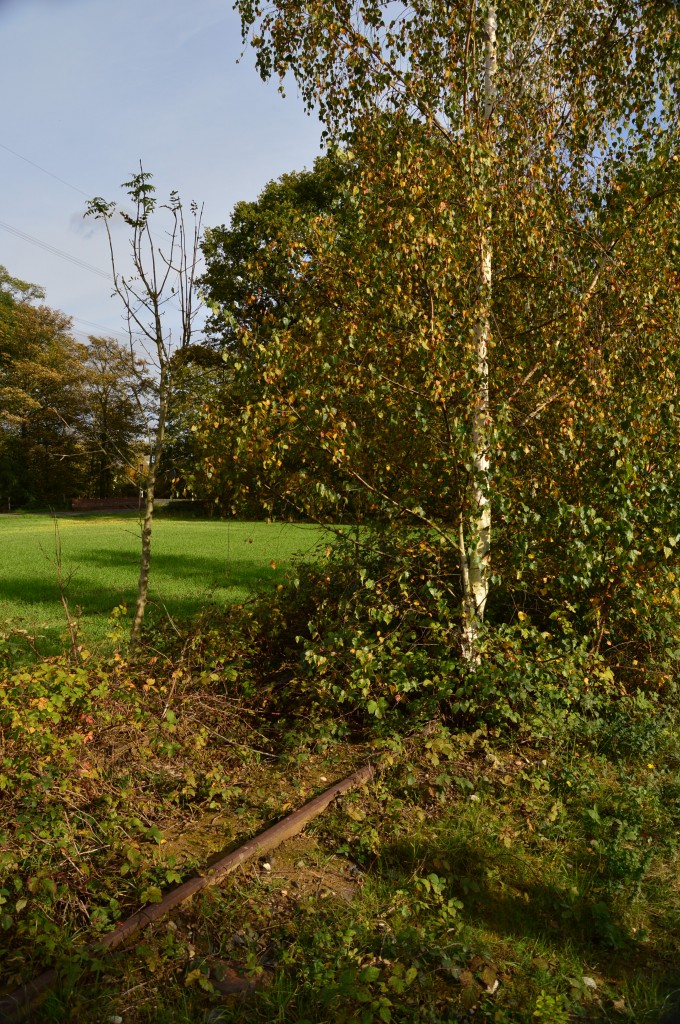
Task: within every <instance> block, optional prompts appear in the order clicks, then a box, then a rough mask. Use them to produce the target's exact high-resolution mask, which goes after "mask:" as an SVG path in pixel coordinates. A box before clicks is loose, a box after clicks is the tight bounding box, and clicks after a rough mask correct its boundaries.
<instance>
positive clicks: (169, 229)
mask: <svg viewBox="0 0 680 1024" xmlns="http://www.w3.org/2000/svg"><path fill="white" fill-rule="evenodd" d="M151 178H152V176H151V175H150V174H149V173H148V172H147V171H144V169H143V168H142V167H141V166H140V170H139V172H138V173H136V174H134V175H133V176H132V177H131V179H130V180H129V181H128V182H125V183H124V184H123V188H124V189H125V190H126V192H127V196H128V199H129V200H130V201H131V203H132V212H129V211H128V210H127V209H120V210H119V209H118V208H117V206H116V204H115V203H114V202H108V201H106V200H104V199H102V198H101V197H97V198H95V199H92V200H91V201H90V202H89V204H88V207H87V213H86V216H92V217H94V218H95V219H96V220H99V221H101V222H102V223H103V225H104V228H105V231H106V237H107V239H108V244H109V254H110V259H111V269H112V273H113V284H114V293H115V294H116V295H117V296H118V298H119V299H120V300H121V302H122V305H123V311H124V316H125V323H126V326H127V330H128V335H129V346H130V353H131V366H132V367H137V366H138V362H137V360H136V358H135V347H136V346H141V347H142V349H143V351H144V353H145V355H146V357H147V359H148V360H149V363H150V366H151V368H152V371H155V378H156V387H155V392H156V394H155V408H153V410H152V411H151V412H150V410H149V407H148V405H146V404H145V403H144V402H143V400H142V395H143V393H144V391H146V389H147V387H148V377H147V373H146V372H144V371H141V370H140V372H139V390H138V395H137V397H138V404H139V411H140V414H141V415H142V416H143V418H144V420H145V422H146V427H147V437H148V445H149V449H148V450H149V457H148V468H147V469H146V471H145V474H144V478H143V483H144V485H145V486H144V496H145V501H144V517H143V521H142V548H141V558H140V567H139V580H138V585H137V600H136V604H135V614H134V618H133V622H132V633H131V639H132V642H133V643H135V642H137V641H138V640H139V637H140V634H141V628H142V622H143V620H144V612H145V609H146V604H147V598H148V591H149V572H150V568H151V529H152V525H153V511H154V499H155V494H156V481H157V479H158V474H159V471H160V467H161V461H162V458H163V448H164V443H165V432H166V426H167V422H168V416H169V413H170V409H171V406H172V401H173V391H174V384H175V376H176V370H177V367H178V365H179V364H180V363H181V361H182V359H183V358H184V357H185V356H186V353H187V351H188V350H189V348H190V346H191V340H192V335H193V330H194V323H195V320H196V317H197V315H198V313H199V304H198V301H197V295H196V289H195V285H196V279H197V273H198V269H199V263H200V255H201V254H200V247H199V242H200V236H201V220H202V210H200V209H199V208H198V206H197V205H196V203H193V202H192V203H191V205H190V210H189V218H187V217H186V215H185V210H184V207H183V205H182V202H181V200H180V197H179V195H178V193H177V192H171V193H170V197H169V199H168V201H167V202H166V203H164V204H162V205H161V206H158V203H157V199H156V196H155V186H154V185H153V184H152V181H151ZM116 213H118V215H119V216H121V217H122V218H123V220H124V222H125V224H126V225H127V226H128V228H129V229H130V240H129V241H130V250H129V257H130V261H131V263H130V266H131V270H130V271H129V272H126V271H123V270H121V269H120V262H121V261H120V259H119V257H117V255H116V251H115V247H114V243H113V236H112V232H111V219H112V218H113V216H114V215H115V214H116ZM159 213H160V214H165V218H163V217H162V216H161V217H159V216H158V214H159ZM161 230H162V231H163V232H164V234H163V235H161V236H159V235H158V234H157V232H159V231H161ZM159 238H160V239H162V241H159ZM173 326H174V328H175V336H174V338H173ZM152 404H153V403H152Z"/></svg>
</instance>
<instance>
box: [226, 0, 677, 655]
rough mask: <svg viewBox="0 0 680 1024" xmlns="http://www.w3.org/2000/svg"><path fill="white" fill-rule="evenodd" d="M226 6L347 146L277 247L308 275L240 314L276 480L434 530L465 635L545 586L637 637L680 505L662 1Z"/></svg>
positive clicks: (253, 419) (669, 64)
mask: <svg viewBox="0 0 680 1024" xmlns="http://www.w3.org/2000/svg"><path fill="white" fill-rule="evenodd" d="M237 6H238V8H239V10H240V12H241V15H242V19H243V24H244V31H245V33H246V34H248V33H252V41H253V43H254V45H255V47H256V52H257V60H258V65H259V68H260V70H261V72H262V74H263V75H264V76H265V77H266V76H269V75H277V74H278V75H281V76H283V75H285V74H286V73H287V72H289V71H292V72H293V74H294V75H295V76H296V79H297V82H298V85H299V88H300V89H301V91H302V94H303V96H304V97H305V99H306V101H307V103H308V104H309V106H310V107H314V106H315V107H316V108H317V109H318V110H319V111H320V113H321V116H322V117H323V119H324V121H325V124H326V126H327V132H328V133H329V135H334V136H337V135H340V136H342V137H343V138H344V140H345V144H346V146H348V147H349V148H350V151H351V159H352V161H353V166H354V167H355V173H354V176H353V179H352V181H350V182H349V184H348V185H347V188H346V192H345V200H344V202H343V204H342V210H341V211H339V210H338V211H336V212H335V214H333V213H329V214H326V215H324V216H321V217H319V218H318V220H317V221H316V222H315V223H314V225H313V226H311V227H310V228H309V230H310V231H312V232H314V252H315V259H314V260H308V259H299V258H298V256H297V254H296V251H295V250H294V249H293V248H291V250H290V251H289V253H288V256H287V258H288V261H289V271H290V275H291V280H294V281H296V282H304V284H305V289H304V295H306V296H307V298H306V299H305V298H304V296H303V292H302V291H300V292H299V302H298V304H297V306H296V308H295V313H294V316H292V317H286V318H285V319H283V320H278V321H277V322H276V324H275V326H276V329H275V330H274V331H273V332H272V333H271V335H268V337H267V343H266V345H265V344H263V343H262V341H261V339H260V342H259V343H258V338H257V337H256V336H255V335H252V336H251V342H252V352H253V353H254V355H253V359H254V360H255V362H256V363H257V365H258V368H259V376H258V380H259V381H260V383H261V385H262V387H263V390H262V392H261V393H260V394H259V396H258V397H256V399H255V400H254V401H253V403H252V404H250V405H249V406H248V409H247V418H248V420H249V423H250V427H249V428H248V429H247V430H246V434H248V436H250V437H251V438H253V437H254V435H255V431H254V430H253V429H252V426H253V424H254V423H257V432H258V434H257V436H258V440H257V441H256V442H251V444H255V446H256V447H257V448H258V451H259V453H260V456H261V457H262V459H261V461H262V465H263V466H264V471H263V474H264V477H265V478H266V481H267V483H268V484H269V485H270V486H271V485H272V484H275V483H276V481H277V480H278V479H279V478H278V475H277V474H279V471H281V470H282V469H283V468H284V467H285V465H286V462H288V464H290V462H291V461H292V462H297V464H298V465H299V466H300V467H301V474H300V475H299V478H298V481H297V482H298V484H299V483H300V479H302V480H303V481H304V480H305V479H307V480H309V481H310V483H314V484H316V487H317V491H319V490H321V491H322V492H323V496H324V497H326V498H328V497H329V496H330V497H331V498H333V499H334V500H336V501H337V507H338V508H342V505H343V503H345V507H347V506H348V504H349V500H350V498H349V496H350V495H352V494H355V493H356V492H357V491H359V492H360V493H361V495H362V496H363V501H364V507H365V509H366V510H367V511H369V512H370V513H371V514H373V515H379V516H383V517H384V516H391V517H394V518H395V520H397V521H402V522H407V523H410V524H412V525H413V524H420V525H421V526H422V527H424V529H425V533H424V536H426V537H428V538H432V537H436V538H438V541H437V543H439V544H440V545H441V550H442V553H443V554H442V558H443V564H444V565H445V569H443V570H442V580H444V582H445V586H446V587H448V588H450V590H451V592H452V594H457V595H458V600H460V598H462V606H461V607H462V619H461V621H462V627H463V632H462V642H463V652H464V653H466V654H467V656H468V658H470V657H472V658H474V657H475V650H474V648H475V647H476V646H477V645H478V644H477V635H478V633H479V629H480V626H481V619H482V615H483V613H484V611H485V610H486V611H487V613H489V614H490V615H491V617H492V619H494V621H502V620H507V619H510V620H512V618H513V616H515V615H516V614H517V613H518V611H521V613H522V615H524V616H527V615H528V614H533V615H536V616H538V617H539V618H541V619H542V620H548V619H549V617H550V615H551V614H553V613H554V612H556V610H557V609H558V608H560V609H562V611H561V612H560V614H562V612H564V613H565V614H578V615H579V616H583V617H584V618H583V621H584V622H586V623H590V625H589V626H588V627H587V628H591V627H592V629H593V636H594V640H593V643H594V644H595V645H597V646H598V647H599V646H600V645H601V644H602V643H604V644H606V639H605V634H606V633H607V629H609V628H610V626H611V623H612V621H613V618H615V617H616V616H618V618H617V622H619V627H617V628H620V629H621V630H622V631H623V632H624V633H625V632H626V630H628V626H627V625H625V622H627V621H628V619H630V620H631V622H632V625H630V623H629V625H630V630H629V633H630V636H632V634H633V633H634V634H635V637H636V640H635V642H636V643H637V642H638V641H640V631H639V630H638V629H637V626H635V623H634V619H635V613H634V612H633V611H631V610H630V609H631V606H630V604H629V605H628V611H627V612H624V610H623V608H624V605H626V604H627V603H628V599H629V596H630V594H631V593H634V592H635V591H638V590H640V589H644V588H645V587H647V586H649V587H651V590H650V591H649V594H650V603H649V608H652V607H654V600H655V599H656V598H658V599H659V601H661V598H660V594H661V593H662V592H663V594H664V595H665V597H664V599H663V600H664V601H668V600H672V598H670V597H669V593H670V591H672V587H671V588H670V591H669V590H667V589H666V586H665V583H663V584H662V583H661V582H660V580H661V576H662V575H663V574H661V576H660V575H659V565H660V564H663V565H666V564H668V563H669V560H671V561H672V558H671V556H668V555H665V554H664V553H663V550H662V549H663V548H664V547H665V549H666V550H667V551H671V552H672V553H673V552H674V551H675V547H674V546H673V545H671V544H670V543H669V538H670V537H672V535H673V534H672V528H671V523H672V519H673V516H674V515H675V514H676V513H675V512H674V511H673V509H677V507H678V506H677V503H676V498H677V495H676V489H675V484H674V482H673V479H672V478H671V466H672V456H670V452H671V451H672V450H674V445H675V444H676V443H677V438H676V434H675V431H676V426H677V420H676V418H675V412H672V411H670V405H673V401H672V395H673V388H674V386H675V380H676V374H677V366H676V356H675V352H676V351H677V345H676V343H675V342H676V339H677V328H678V321H677V300H676V298H675V294H676V291H675V289H676V285H675V282H676V276H675V275H676V273H677V271H676V269H675V268H676V266H677V262H676V253H677V240H678V221H677V185H678V163H677V127H678V126H677V103H676V99H677V97H676V83H677V70H678V39H679V38H680V36H679V35H678V31H677V30H678V24H677V22H678V14H677V10H676V9H675V8H674V7H672V6H667V5H663V4H656V3H655V4H651V3H650V4H644V3H638V4H633V3H631V4H617V5H615V4H610V3H598V4H594V5H593V4H585V3H576V2H565V3H555V4H531V3H530V4H521V5H520V4H508V5H503V7H502V8H500V7H499V8H498V9H497V10H496V9H495V8H490V7H484V6H482V7H477V6H476V5H475V4H472V5H470V6H469V7H467V6H466V7H465V8H464V9H463V8H461V7H459V6H456V5H445V4H444V5H435V6H433V5H430V4H415V5H409V6H405V5H401V4H397V3H394V4H388V5H381V4H377V3H364V4H361V5H359V4H357V5H351V4H340V3H335V4H333V3H332V4H323V5H321V4H320V3H319V4H316V3H300V2H295V3H291V2H287V0H281V2H279V3H278V4H274V5H270V6H268V7H267V8H266V9H262V10H260V9H259V8H258V7H257V6H256V5H253V4H251V3H245V2H244V3H239V4H238V5H237ZM492 14H495V15H496V22H497V27H496V28H495V47H494V48H493V49H494V52H493V53H491V51H490V16H491V15H492ZM490 57H493V60H490ZM310 297H313V298H310ZM272 317H273V318H274V319H276V311H275V310H274V311H272ZM481 342H483V345H482V344H481ZM258 344H259V347H258ZM251 365H252V364H251ZM664 410H665V411H664ZM244 436H245V435H244ZM266 438H268V439H269V442H270V443H269V446H268V447H267V444H268V442H267V441H265V439H266ZM651 438H654V439H655V440H654V444H655V445H656V448H655V449H654V450H655V451H656V453H657V455H656V457H655V458H650V444H651ZM246 447H247V445H246ZM624 449H625V450H626V451H628V453H629V456H626V459H624V460H623V461H622V460H621V459H620V457H619V453H620V452H621V451H622V450H624ZM250 450H251V452H252V450H253V449H252V447H251V449H250ZM293 450H294V451H295V457H292V456H291V451H293ZM633 451H635V452H637V454H636V455H635V456H633V454H632V453H633ZM627 459H632V460H633V463H634V464H635V465H636V466H637V467H638V468H637V469H636V470H634V471H632V472H633V473H634V476H633V477H632V478H631V479H632V480H633V481H637V483H635V482H634V483H632V484H631V483H630V479H629V484H628V485H627V484H625V483H624V482H622V474H623V473H624V467H625V466H626V465H628V464H629V461H626V460H627ZM669 459H670V460H671V461H669ZM642 466H645V467H647V469H646V473H645V480H644V486H642V484H643V481H642V479H641V467H642ZM279 483H282V484H283V485H285V481H284V478H283V475H281V479H280V480H279ZM627 487H628V488H629V489H628V490H626V488H627ZM637 488H639V493H638V491H637ZM631 492H635V496H633V497H631V496H630V495H631ZM301 493H304V492H301V491H300V489H298V491H297V499H298V501H299V500H300V495H301ZM625 495H628V496H629V497H628V498H626V497H625ZM307 501H308V499H305V500H303V505H305V502H307ZM305 507H309V504H306V505H305ZM485 510H489V512H491V510H493V517H494V521H495V525H494V526H493V531H494V532H487V535H486V537H485V536H484V532H485V531H488V529H489V523H488V519H487V520H486V522H485V519H484V515H485ZM645 524H646V525H645ZM652 524H653V527H652ZM645 530H647V532H648V536H647V538H646V539H647V547H646V548H645V550H646V551H647V554H646V555H645V557H644V558H643V556H642V551H643V546H641V545H640V544H639V543H638V538H639V533H640V532H643V531H645ZM489 535H490V537H491V545H490V547H489ZM631 538H632V539H631ZM662 541H663V543H662ZM632 552H638V553H637V554H633V553H632ZM643 564H644V565H645V566H646V568H645V569H644V570H643V568H642V567H643ZM624 565H625V566H626V568H625V569H624V568H623V566H624ZM475 566H476V571H477V572H478V577H479V579H478V582H481V585H482V589H481V591H480V592H481V598H480V597H476V596H475V594H474V592H473V591H474V588H473V586H472V585H471V583H470V580H469V578H468V579H467V580H466V572H467V573H468V574H470V572H471V571H472V569H475ZM631 567H637V568H631ZM669 571H672V570H669ZM643 577H644V580H645V582H644V583H642V582H641V580H642V578H643ZM652 578H653V579H654V580H655V581H656V582H654V583H653V584H652V583H651V582H650V581H651V580H652ZM494 580H495V581H496V584H497V586H496V596H495V597H494V591H493V589H492V590H491V596H490V598H489V601H487V594H488V592H489V586H490V585H491V584H492V582H493V581H494ZM670 582H671V583H672V580H671V581H670ZM638 584H640V586H638ZM614 593H616V594H618V597H617V598H614V597H613V596H612V595H613V594H614ZM624 594H625V595H627V596H625V597H624V596H622V595H624ZM655 594H656V598H654V595H655ZM617 602H618V603H617ZM661 604H663V601H661ZM615 605H616V607H619V606H620V611H619V612H616V615H615V613H614V611H613V609H614V606H615ZM485 606H486V607H485ZM567 606H568V607H569V608H571V609H577V611H576V610H575V611H573V612H571V611H568V609H567V611H565V608H567ZM626 616H628V619H626ZM475 620H476V621H475ZM631 631H632V632H631ZM643 632H644V630H643ZM617 635H618V634H617ZM621 635H623V633H622V634H621ZM626 635H628V634H626ZM630 636H629V639H630ZM610 642H611V643H612V645H613V642H612V641H610ZM623 642H624V641H623V640H622V643H623ZM625 642H626V643H627V642H628V640H626V641H625ZM640 642H642V641H640Z"/></svg>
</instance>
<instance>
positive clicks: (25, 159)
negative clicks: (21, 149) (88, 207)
mask: <svg viewBox="0 0 680 1024" xmlns="http://www.w3.org/2000/svg"><path fill="white" fill-rule="evenodd" d="M0 149H6V150H7V152H8V153H11V154H12V156H16V157H18V158H19V159H20V160H23V161H24V162H25V163H27V164H30V165H31V166H32V167H37V168H38V170H39V171H42V172H43V174H49V176H50V178H54V180H55V181H60V182H61V184H62V185H66V187H67V188H72V189H73V191H74V192H80V194H81V196H85V197H86V198H87V199H89V198H90V197H89V196H88V194H87V192H83V190H82V188H78V186H77V185H72V184H71V182H70V181H66V180H65V179H64V178H60V177H59V175H58V174H53V173H52V171H48V170H47V168H46V167H42V166H41V165H40V164H37V163H36V162H35V160H29V159H28V157H27V156H23V154H22V153H17V151H16V149H12V148H11V147H10V146H6V145H5V144H4V142H0Z"/></svg>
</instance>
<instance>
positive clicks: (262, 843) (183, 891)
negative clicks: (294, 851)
mask: <svg viewBox="0 0 680 1024" xmlns="http://www.w3.org/2000/svg"><path fill="white" fill-rule="evenodd" d="M372 776H373V766H372V765H370V764H369V765H365V766H364V767H363V768H359V769H358V770H357V771H355V772H353V773H352V774H351V775H348V776H347V778H345V779H342V780H341V781H340V782H336V783H334V784H333V785H332V786H329V788H328V789H326V790H325V791H324V792H323V793H321V794H319V796H317V797H314V799H313V800H310V801H309V803H306V804H305V805H304V806H303V807H300V808H299V809H298V810H297V811H293V812H292V813H291V814H288V815H287V816H286V817H285V818H283V819H282V820H281V821H279V822H277V823H276V825H272V826H271V827H270V828H268V829H265V831H264V832H261V833H260V835H258V836H255V838H254V839H250V840H249V841H248V842H247V843H244V844H243V845H242V846H239V847H238V849H237V850H234V851H232V853H229V854H227V855H226V857H222V859H221V860H219V861H217V863H216V864H213V866H212V867H211V868H210V869H209V870H208V871H206V872H205V874H203V875H198V876H197V877H196V878H190V879H189V880H188V881H187V882H184V883H183V884H182V885H179V886H178V887H177V888H176V889H173V890H172V891H171V892H169V893H167V895H166V896H164V897H163V899H162V900H161V901H160V903H154V904H151V905H149V906H146V907H143V908H142V909H141V910H138V911H137V913H135V914H133V915H132V917H128V918H127V920H126V921H123V922H122V923H121V924H119V925H118V926H117V927H116V928H114V930H113V931H110V932H107V934H106V935H104V936H102V938H100V939H98V940H97V941H96V942H94V943H92V944H91V945H90V946H88V947H87V950H88V951H89V952H91V953H92V954H94V955H101V953H102V952H106V951H108V950H112V949H115V947H116V946H120V944H121V943H123V942H125V941H126V940H127V939H129V938H130V937H131V936H132V935H134V934H135V933H136V932H138V931H140V930H141V929H142V928H146V927H147V926H148V925H150V924H154V923H155V922H156V921H159V920H160V919H161V918H162V917H164V916H165V915H166V914H167V913H168V912H169V911H170V910H173V909H174V908H175V907H177V906H179V904H180V903H183V902H184V901H185V900H188V899H189V897H191V896H195V894H196V893H197V892H201V890H202V889H207V888H208V886H211V885H216V884H217V883H218V882H220V881H221V880H222V879H223V878H224V877H225V876H226V875H228V874H230V873H231V872H232V871H235V870H236V868H238V867H240V866H241V864H245V862H246V861H248V860H251V859H252V858H253V857H257V856H262V855H264V854H265V853H269V852H270V850H273V849H275V847H277V846H280V845H281V843H284V842H285V841H286V840H287V839H290V838H291V837H292V836H295V835H297V834H298V832H301V831H302V829H303V828H304V827H305V825H306V824H307V823H308V822H310V821H311V820H312V819H313V818H316V817H317V816H318V815H319V814H321V813H322V812H323V811H325V810H326V808H327V807H328V806H329V804H331V803H332V802H333V801H334V800H336V799H337V798H338V797H340V796H343V794H345V793H347V792H349V791H350V790H351V789H354V788H356V787H357V786H361V785H363V784H364V783H365V782H368V781H369V780H370V779H371V778H372ZM57 977H58V971H57V969H56V968H52V969H50V970H48V971H45V972H44V973H43V974H40V975H38V977H37V978H33V980H32V981H29V982H27V983H26V984H25V985H22V986H21V987H20V988H18V989H16V990H15V991H14V992H12V994H11V995H9V996H7V997H5V998H4V999H2V1000H0V1024H19V1022H20V1021H24V1020H27V1019H30V1015H31V1007H32V1005H33V1003H34V1002H35V1001H36V999H38V997H39V996H41V995H42V994H43V993H45V992H47V991H48V990H49V989H50V988H52V986H53V985H54V984H55V982H56V980H57Z"/></svg>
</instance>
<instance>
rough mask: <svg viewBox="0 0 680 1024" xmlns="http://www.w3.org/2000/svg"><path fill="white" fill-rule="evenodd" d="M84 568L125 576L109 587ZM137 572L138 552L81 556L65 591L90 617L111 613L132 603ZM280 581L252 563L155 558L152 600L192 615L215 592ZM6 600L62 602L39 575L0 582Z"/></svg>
mask: <svg viewBox="0 0 680 1024" xmlns="http://www.w3.org/2000/svg"><path fill="white" fill-rule="evenodd" d="M86 563H87V564H88V565H89V566H95V567H97V568H99V569H101V570H111V569H114V570H118V571H120V573H121V577H120V579H119V580H116V581H113V580H112V581H110V582H109V581H108V580H107V581H104V580H102V581H101V582H97V580H95V579H91V578H90V579H83V578H79V574H78V566H79V565H84V564H86ZM138 567H139V556H138V555H137V554H136V553H134V552H126V551H116V550H100V551H96V552H92V553H84V554H80V555H79V556H78V561H77V563H73V562H72V563H71V564H70V565H68V566H67V567H66V569H67V571H71V570H75V571H74V572H73V577H72V579H71V581H70V583H69V585H68V586H67V588H66V591H67V595H68V597H69V600H70V602H71V603H73V604H74V605H75V604H78V605H81V606H82V607H83V609H84V610H85V611H86V613H87V612H90V611H92V610H97V611H101V610H108V609H110V608H112V607H114V606H115V605H116V604H119V603H120V601H121V600H122V599H127V600H128V601H129V600H132V599H133V598H134V596H135V594H136V589H137V572H138ZM123 574H127V579H126V580H123V578H122V576H123ZM88 575H89V573H88ZM154 576H155V578H154ZM282 577H283V573H282V572H281V571H280V570H272V569H271V568H269V567H268V566H267V565H265V564H263V563H262V561H258V560H254V559H253V560H246V559H243V560H241V559H238V560H233V561H228V560H227V559H225V562H224V566H223V567H221V566H220V565H219V562H218V560H217V559H215V558H212V557H210V558H209V557H207V556H206V557H203V556H198V555H173V554H155V555H153V556H152V559H151V585H150V593H151V597H152V599H153V598H154V597H156V598H159V597H160V598H162V600H163V601H164V602H165V603H167V604H168V605H170V604H172V606H173V608H175V609H176V610H177V611H178V612H179V611H180V610H186V611H189V612H191V611H192V610H196V609H198V608H199V607H200V606H201V604H202V603H203V601H204V600H205V599H206V597H209V596H210V593H211V592H212V591H214V590H215V589H220V590H227V589H230V588H238V589H242V590H245V591H251V592H252V593H253V594H254V593H257V592H259V591H261V590H262V589H263V588H266V587H268V586H271V585H276V584H277V583H279V582H280V581H281V579H282ZM173 581H176V582H179V583H180V586H179V587H176V588H173ZM187 584H190V586H191V589H194V588H195V589H196V590H197V591H200V593H197V594H196V595H195V596H194V595H189V594H185V593H184V594H183V593H182V591H183V590H186V587H187ZM3 598H4V599H5V600H8V601H16V602H20V603H22V604H40V603H46V604H49V603H52V602H55V601H58V600H59V589H58V586H57V582H56V578H55V579H50V578H49V576H47V575H46V574H43V573H37V572H36V573H35V574H34V575H32V576H27V577H24V578H23V579H20V580H14V579H12V578H11V577H5V578H3V579H0V599H3Z"/></svg>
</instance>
